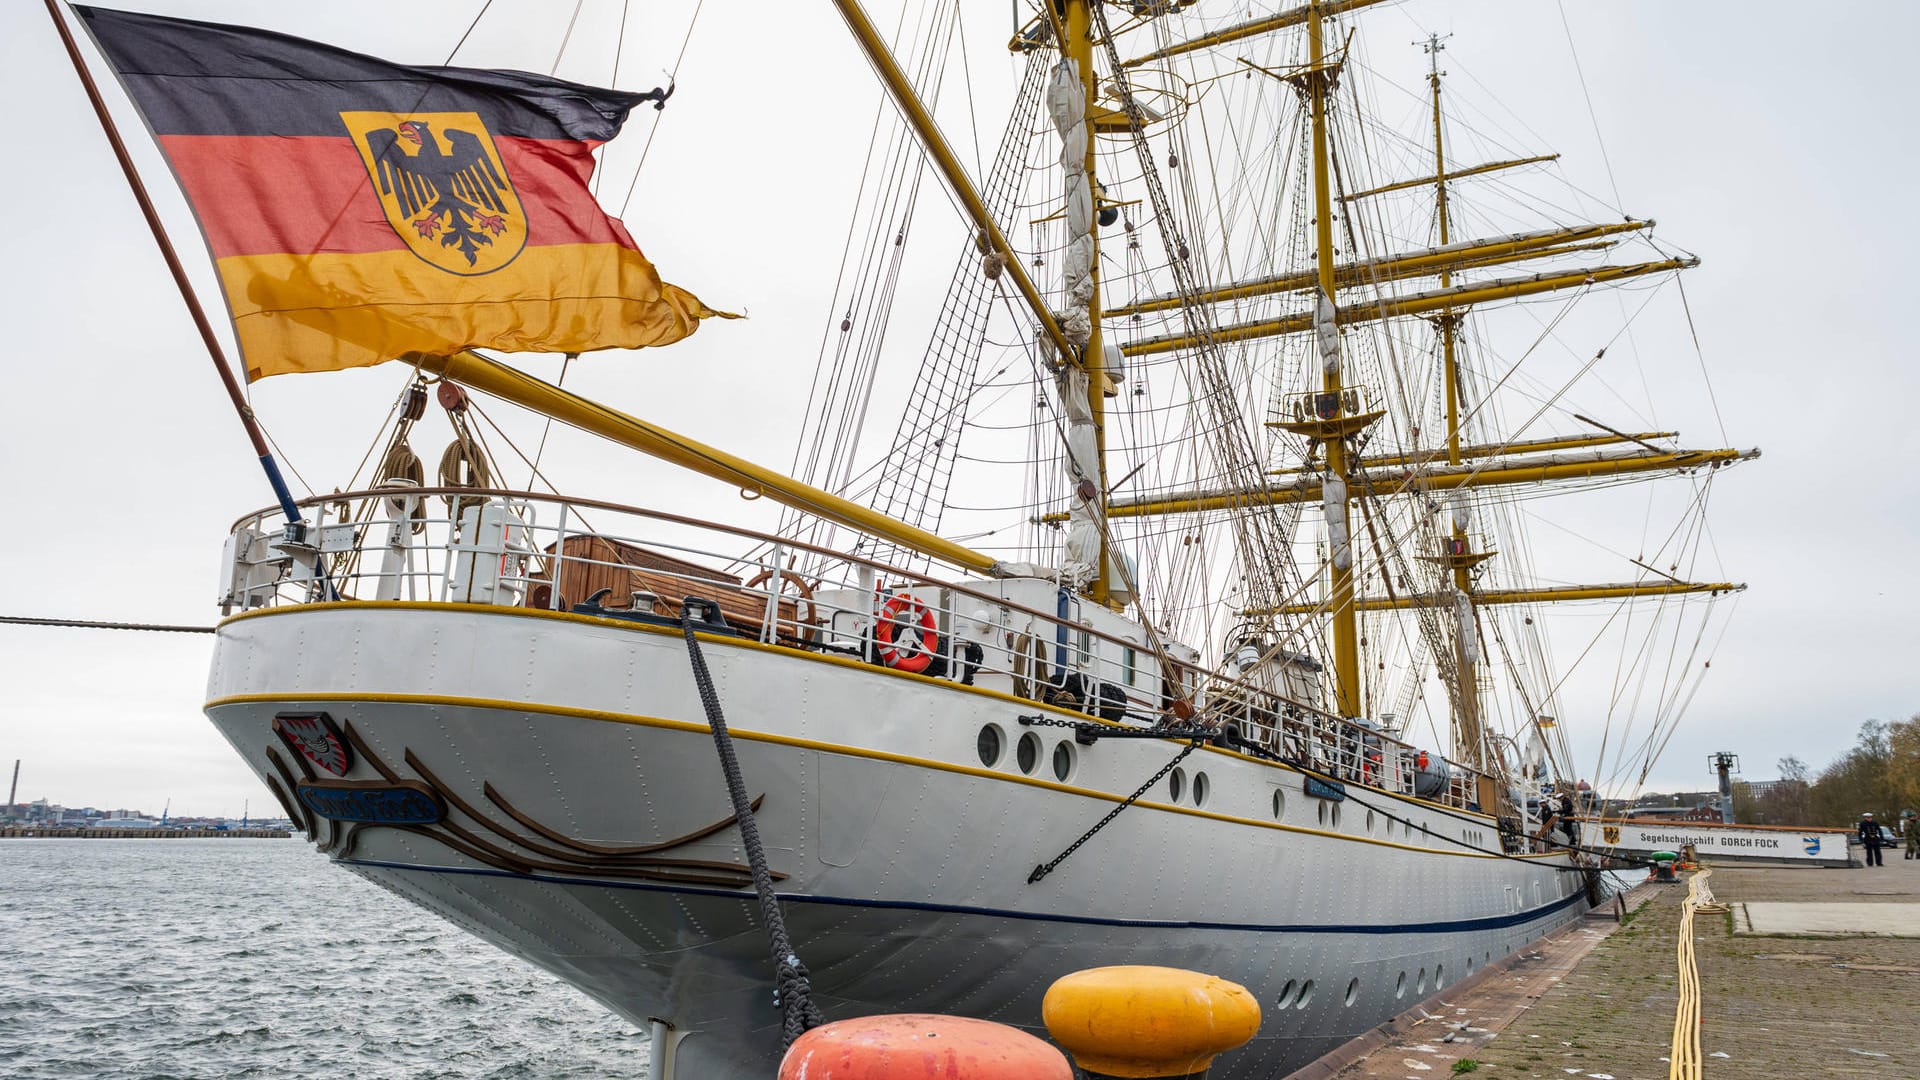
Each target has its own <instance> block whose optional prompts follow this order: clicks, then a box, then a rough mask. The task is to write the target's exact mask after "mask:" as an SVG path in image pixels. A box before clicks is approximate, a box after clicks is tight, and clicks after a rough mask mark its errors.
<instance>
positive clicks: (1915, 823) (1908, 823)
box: [1900, 809, 1920, 859]
mask: <svg viewBox="0 0 1920 1080" xmlns="http://www.w3.org/2000/svg"><path fill="white" fill-rule="evenodd" d="M1900 835H1902V836H1904V837H1906V839H1907V854H1906V857H1907V858H1909V859H1920V814H1915V813H1914V812H1913V811H1912V810H1911V809H1909V810H1907V811H1906V812H1905V813H1903V814H1901V815H1900Z"/></svg>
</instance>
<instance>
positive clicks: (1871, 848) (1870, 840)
mask: <svg viewBox="0 0 1920 1080" xmlns="http://www.w3.org/2000/svg"><path fill="white" fill-rule="evenodd" d="M1859 831H1860V846H1861V847H1863V848H1865V849H1866V851H1865V852H1864V853H1863V854H1862V855H1861V858H1862V859H1864V860H1865V863H1864V865H1866V866H1885V865H1886V863H1884V862H1882V861H1881V859H1880V823H1879V822H1877V821H1875V820H1873V815H1872V814H1871V813H1867V814H1861V815H1860V830H1859Z"/></svg>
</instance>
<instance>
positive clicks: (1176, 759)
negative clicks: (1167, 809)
mask: <svg viewBox="0 0 1920 1080" xmlns="http://www.w3.org/2000/svg"><path fill="white" fill-rule="evenodd" d="M1029 720H1032V721H1033V722H1034V723H1038V724H1040V726H1043V727H1077V726H1078V722H1076V721H1073V720H1051V721H1050V720H1047V718H1045V717H1025V716H1023V717H1021V718H1020V722H1021V723H1023V724H1026V723H1028V722H1029ZM1096 726H1097V725H1096ZM1116 730H1120V731H1127V732H1129V733H1130V734H1131V733H1133V732H1136V731H1137V732H1138V733H1139V735H1138V736H1137V737H1139V738H1149V737H1150V738H1168V737H1172V736H1176V735H1181V734H1183V733H1177V732H1171V731H1168V730H1167V729H1165V728H1121V729H1116ZM1113 733H1114V732H1113V731H1112V730H1109V731H1106V732H1103V734H1108V735H1111V734H1113ZM1191 739H1192V741H1191V742H1189V743H1187V745H1186V747H1185V748H1184V749H1182V750H1181V751H1180V752H1179V753H1178V754H1175V755H1174V756H1173V760H1172V761H1169V762H1167V763H1166V764H1165V765H1163V766H1161V767H1160V771H1159V772H1157V773H1154V774H1153V775H1152V776H1150V777H1148V778H1147V782H1146V783H1144V784H1141V785H1140V786H1139V787H1138V788H1136V789H1135V790H1134V793H1133V794H1131V795H1129V796H1127V797H1126V798H1125V799H1123V800H1121V802H1120V805H1118V806H1116V807H1114V808H1113V809H1112V810H1109V811H1107V816H1106V817H1103V818H1101V819H1100V820H1099V821H1096V822H1094V825H1093V828H1091V829H1088V830H1087V831H1086V832H1084V833H1082V834H1080V839H1078V840H1075V841H1074V842H1073V843H1071V844H1068V845H1067V849H1066V850H1065V851H1062V852H1061V853H1060V854H1058V855H1055V856H1054V857H1053V861H1052V862H1044V863H1041V864H1040V865H1038V866H1036V867H1034V868H1033V873H1031V874H1028V875H1027V884H1029V885H1033V884H1036V883H1038V882H1039V881H1040V879H1041V878H1044V877H1046V876H1047V875H1048V874H1051V873H1053V870H1054V867H1057V866H1059V865H1060V864H1061V863H1063V862H1066V861H1067V858H1068V857H1069V856H1071V855H1072V854H1073V853H1074V852H1076V851H1079V850H1080V845H1082V844H1084V843H1086V842H1087V841H1088V840H1091V839H1093V834H1094V833H1097V832H1099V831H1100V830H1101V829H1104V828H1106V827H1107V823H1108V822H1110V821H1112V820H1113V819H1114V818H1117V817H1119V816H1120V811H1122V810H1125V809H1126V808H1127V807H1129V806H1132V805H1133V804H1134V803H1135V802H1137V801H1138V800H1139V798H1140V796H1142V795H1145V794H1146V793H1147V792H1148V791H1149V790H1151V789H1152V787H1153V785H1155V784H1157V783H1159V782H1160V780H1161V778H1162V777H1164V776H1166V775H1167V774H1168V773H1170V772H1172V771H1173V767H1174V766H1175V765H1178V764H1180V763H1181V762H1182V761H1184V760H1186V757H1187V755H1188V754H1191V753H1193V752H1194V751H1195V750H1198V749H1200V748H1201V747H1202V746H1204V745H1206V737H1205V736H1204V735H1202V734H1194V735H1192V736H1191Z"/></svg>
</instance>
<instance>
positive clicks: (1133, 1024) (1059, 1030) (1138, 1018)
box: [1040, 967, 1260, 1080]
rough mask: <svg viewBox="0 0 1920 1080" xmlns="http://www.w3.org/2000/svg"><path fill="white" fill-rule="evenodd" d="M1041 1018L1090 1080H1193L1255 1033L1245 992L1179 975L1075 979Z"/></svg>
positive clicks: (1117, 971) (1050, 993) (1140, 971)
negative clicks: (1188, 1079)
mask: <svg viewBox="0 0 1920 1080" xmlns="http://www.w3.org/2000/svg"><path fill="white" fill-rule="evenodd" d="M1040 1015H1041V1018H1042V1019H1043V1020H1045V1022H1046V1025H1047V1033H1048V1034H1050V1035H1052V1036H1053V1041H1054V1042H1056V1043H1058V1044H1060V1045H1061V1046H1063V1047H1065V1048H1066V1050H1067V1052H1068V1053H1069V1054H1072V1055H1073V1060H1074V1061H1075V1062H1076V1063H1077V1064H1078V1065H1079V1066H1080V1068H1081V1069H1083V1070H1085V1071H1086V1073H1087V1076H1088V1078H1089V1080H1109V1078H1124V1080H1147V1078H1153V1080H1174V1078H1183V1080H1185V1078H1191V1080H1198V1078H1200V1077H1203V1076H1205V1075H1206V1071H1207V1067H1208V1066H1209V1065H1211V1064H1213V1059H1214V1056H1215V1055H1217V1054H1220V1053H1222V1052H1224V1051H1227V1050H1231V1049H1233V1048H1234V1047H1236V1046H1240V1045H1243V1044H1244V1043H1245V1042H1246V1041H1247V1040H1248V1039H1251V1038H1253V1036H1254V1034H1255V1033H1256V1032H1258V1031H1259V1030H1260V1003H1259V1002H1258V1001H1255V1000H1254V997H1253V995H1252V994H1250V993H1248V992H1247V988H1246V987H1244V986H1241V985H1240V984H1238V983H1231V982H1228V981H1227V980H1225V979H1218V978H1215V977H1213V976H1211V975H1202V974H1200V973H1199V972H1195V971H1182V970H1180V969H1178V968H1163V967H1103V968H1090V969H1088V970H1086V971H1077V972H1075V973H1073V974H1072V975H1068V976H1066V977H1065V978H1063V979H1061V980H1059V981H1058V982H1056V983H1054V984H1053V986H1052V987H1051V988H1049V989H1048V990H1047V996H1046V1000H1045V1001H1044V1002H1042V1004H1041V1006H1040Z"/></svg>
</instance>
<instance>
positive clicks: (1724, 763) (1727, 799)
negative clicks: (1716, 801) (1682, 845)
mask: <svg viewBox="0 0 1920 1080" xmlns="http://www.w3.org/2000/svg"><path fill="white" fill-rule="evenodd" d="M1707 764H1708V765H1710V766H1712V767H1713V771H1714V772H1716V773H1719V774H1720V820H1721V821H1723V822H1725V823H1727V824H1728V825H1731V824H1733V773H1735V772H1736V771H1738V770H1739V768H1740V755H1738V754H1729V753H1727V752H1726V751H1725V750H1722V751H1720V752H1719V753H1717V754H1711V755H1709V756H1708V757H1707Z"/></svg>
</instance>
